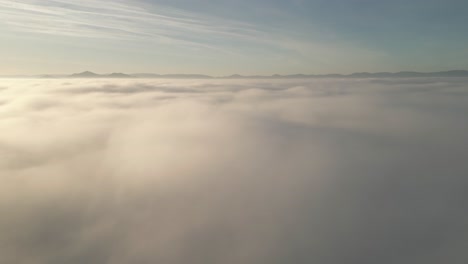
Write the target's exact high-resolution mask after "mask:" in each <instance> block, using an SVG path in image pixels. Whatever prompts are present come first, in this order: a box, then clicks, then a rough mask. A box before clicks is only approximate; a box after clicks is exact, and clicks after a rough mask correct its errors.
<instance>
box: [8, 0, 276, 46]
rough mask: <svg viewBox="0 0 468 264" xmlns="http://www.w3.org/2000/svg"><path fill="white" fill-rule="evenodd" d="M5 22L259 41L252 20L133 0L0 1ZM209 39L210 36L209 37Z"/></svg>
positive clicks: (194, 39)
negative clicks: (223, 17)
mask: <svg viewBox="0 0 468 264" xmlns="http://www.w3.org/2000/svg"><path fill="white" fill-rule="evenodd" d="M0 13H1V16H2V18H3V19H2V20H3V21H2V22H3V23H5V24H6V25H8V26H9V27H10V28H11V29H12V30H14V31H22V32H29V33H46V34H53V35H60V36H72V37H86V38H110V39H122V40H148V39H151V40H153V41H160V42H166V43H173V42H176V43H178V44H184V45H189V46H195V47H198V48H215V46H216V45H213V44H212V43H213V42H215V43H216V42H223V41H227V40H229V41H255V40H258V38H259V36H260V35H265V34H267V33H266V32H263V31H261V30H259V29H258V28H255V27H254V26H253V25H250V24H247V23H243V22H239V21H229V20H226V19H221V18H215V17H208V16H206V15H203V16H202V15H199V14H195V13H193V12H187V11H183V10H180V9H174V8H171V7H167V6H151V9H150V8H145V7H144V6H139V5H136V4H135V3H130V2H128V1H112V2H110V1H89V0H87V1H86V0H85V1H79V2H76V1H69V0H44V1H33V0H20V1H9V0H0ZM207 39H209V41H207Z"/></svg>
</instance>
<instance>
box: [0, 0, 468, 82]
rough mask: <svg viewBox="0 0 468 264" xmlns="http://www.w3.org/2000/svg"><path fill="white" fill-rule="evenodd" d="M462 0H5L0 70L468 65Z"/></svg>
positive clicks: (248, 71)
mask: <svg viewBox="0 0 468 264" xmlns="http://www.w3.org/2000/svg"><path fill="white" fill-rule="evenodd" d="M467 9H468V4H467V3H466V1H459V0H449V1H444V2H441V1H433V0H431V1H427V0H412V1H402V0H398V1H362V0H351V1H344V0H332V1H325V0H312V1H301V0H297V1H282V0H273V1H261V0H254V1H250V0H249V1H247V0H239V1H235V2H232V1H227V0H221V1H207V0H204V1H198V2H197V1H195V2H194V1H186V0H176V1H168V0H138V1H130V0H113V1H95V0H82V1H71V0H15V1H10V0H0V32H1V33H2V34H0V43H1V44H0V45H1V47H2V48H1V49H0V57H1V58H2V64H0V72H1V73H2V74H6V75H29V74H34V75H36V74H44V73H69V72H80V71H81V70H83V69H85V70H86V69H92V70H94V71H97V72H134V73H136V72H157V73H161V74H168V73H174V72H187V73H190V72H197V73H203V74H208V75H215V76H219V75H228V74H232V73H237V74H242V75H272V74H294V73H304V74H312V73H314V74H326V73H343V74H349V73H352V72H364V71H372V72H395V71H419V72H432V71H445V70H452V69H468V55H467V54H468V48H467V47H468V45H466V44H467V43H468V36H467V34H465V31H466V27H465V24H466V23H465V22H466V21H465V18H466V10H467Z"/></svg>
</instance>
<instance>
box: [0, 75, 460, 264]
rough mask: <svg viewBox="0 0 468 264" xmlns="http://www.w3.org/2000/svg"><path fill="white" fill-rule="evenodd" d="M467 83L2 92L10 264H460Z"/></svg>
mask: <svg viewBox="0 0 468 264" xmlns="http://www.w3.org/2000/svg"><path fill="white" fill-rule="evenodd" d="M467 132H468V79H464V78H452V79H450V78H448V79H444V78H428V79H423V78H419V79H366V80H359V79H353V80H339V79H331V80H326V79H317V80H145V79H138V80H112V79H108V80H107V79H99V80H92V79H89V80H85V79H83V80H76V79H69V80H67V79H60V80H59V79H56V80H54V79H49V80H40V79H37V80H34V79H32V80H31V79H30V80H19V79H18V80H12V79H4V80H0V263H2V264H17V263H21V264H62V263H67V264H82V263H89V264H94V263H96V264H97V263H99V264H101V263H108V264H130V263H132V264H133V263H139V264H146V263H148V264H150V263H152V264H153V263H161V264H186V263H191V264H211V263H213V264H219V263H223V264H238V263H244V264H261V263H265V264H272V263H278V264H283V263H307V264H310V263H317V264H348V263H349V264H357V263H359V264H363V263H369V264H371V263H372V264H374V263H378V264H440V263H451V264H458V263H460V264H462V263H466V262H467V261H468V255H467V253H466V248H468V210H467V209H466V208H467V207H466V206H467V203H468V133H467Z"/></svg>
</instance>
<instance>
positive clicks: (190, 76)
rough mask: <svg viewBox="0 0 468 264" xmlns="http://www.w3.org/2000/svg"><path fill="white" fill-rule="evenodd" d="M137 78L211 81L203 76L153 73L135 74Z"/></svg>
mask: <svg viewBox="0 0 468 264" xmlns="http://www.w3.org/2000/svg"><path fill="white" fill-rule="evenodd" d="M132 75H133V76H135V77H139V78H168V79H211V78H214V77H213V76H209V75H204V74H155V73H135V74H132Z"/></svg>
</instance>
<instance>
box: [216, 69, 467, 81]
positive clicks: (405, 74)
mask: <svg viewBox="0 0 468 264" xmlns="http://www.w3.org/2000/svg"><path fill="white" fill-rule="evenodd" d="M416 77H468V71H465V70H453V71H443V72H426V73H423V72H410V71H402V72H396V73H391V72H377V73H369V72H357V73H352V74H347V75H345V74H321V75H312V74H309V75H307V74H292V75H278V74H275V75H271V76H243V75H239V74H234V75H230V76H225V77H220V78H223V79H259V78H262V79H270V78H272V79H304V78H416Z"/></svg>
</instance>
